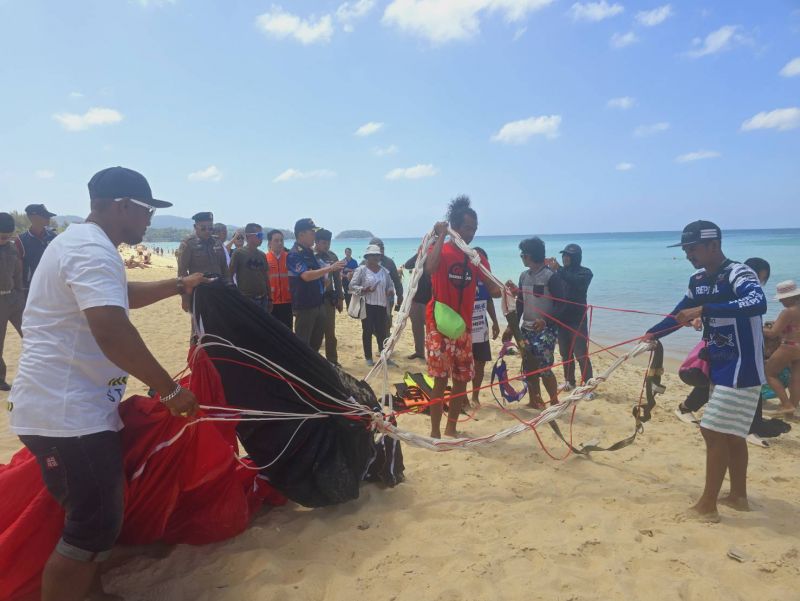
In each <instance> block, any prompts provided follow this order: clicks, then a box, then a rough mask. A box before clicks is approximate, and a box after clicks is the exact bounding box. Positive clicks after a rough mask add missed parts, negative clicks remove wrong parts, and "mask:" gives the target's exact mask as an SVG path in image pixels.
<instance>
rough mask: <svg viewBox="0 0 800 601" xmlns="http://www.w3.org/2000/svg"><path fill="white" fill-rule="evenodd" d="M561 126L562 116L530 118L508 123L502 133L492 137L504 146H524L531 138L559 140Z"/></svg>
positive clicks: (499, 132)
mask: <svg viewBox="0 0 800 601" xmlns="http://www.w3.org/2000/svg"><path fill="white" fill-rule="evenodd" d="M560 126H561V115H542V116H540V117H528V118H527V119H522V120H520V121H512V122H510V123H506V124H505V125H504V126H503V127H501V128H500V131H498V132H497V133H496V134H495V135H493V136H492V141H494V142H502V143H504V144H524V143H525V142H527V141H528V139H529V138H530V137H531V136H546V137H548V138H550V139H552V138H557V137H558V135H559V131H558V128H559V127H560Z"/></svg>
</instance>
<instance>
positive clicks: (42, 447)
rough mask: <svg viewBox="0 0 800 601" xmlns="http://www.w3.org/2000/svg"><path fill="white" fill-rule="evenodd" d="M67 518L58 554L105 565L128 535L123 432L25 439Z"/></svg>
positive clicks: (22, 439) (24, 442)
mask: <svg viewBox="0 0 800 601" xmlns="http://www.w3.org/2000/svg"><path fill="white" fill-rule="evenodd" d="M19 438H20V440H21V441H22V443H23V444H24V445H25V446H26V447H28V449H29V450H30V452H31V453H33V454H34V456H35V457H36V459H37V461H38V462H39V467H40V468H41V470H42V478H43V479H44V484H45V486H46V487H47V490H48V491H49V492H50V494H51V495H53V497H55V499H56V501H58V504H59V505H61V506H62V507H63V508H64V511H65V513H66V516H65V519H64V531H63V533H62V535H61V540H60V541H59V542H58V545H57V546H56V550H57V551H58V552H59V553H60V554H61V555H64V556H65V557H69V558H70V559H76V560H78V561H103V560H104V559H106V558H107V557H108V555H109V553H110V551H111V548H112V547H113V546H114V543H115V542H116V540H117V537H118V536H119V533H120V530H122V518H123V512H124V505H125V481H124V473H123V466H122V442H121V440H120V436H119V433H118V432H109V431H106V432H97V433H96V434H88V435H86V436H75V437H70V438H55V437H50V436H20V437H19Z"/></svg>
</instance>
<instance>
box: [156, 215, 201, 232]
mask: <svg viewBox="0 0 800 601" xmlns="http://www.w3.org/2000/svg"><path fill="white" fill-rule="evenodd" d="M150 227H152V228H153V229H157V230H163V229H167V228H172V229H176V230H190V229H192V228H194V221H192V220H191V219H189V218H188V217H178V216H177V215H159V214H158V213H156V214H155V215H153V220H152V221H151V222H150Z"/></svg>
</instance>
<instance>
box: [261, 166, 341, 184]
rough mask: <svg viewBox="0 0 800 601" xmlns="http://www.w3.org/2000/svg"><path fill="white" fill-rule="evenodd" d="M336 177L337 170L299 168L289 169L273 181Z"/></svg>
mask: <svg viewBox="0 0 800 601" xmlns="http://www.w3.org/2000/svg"><path fill="white" fill-rule="evenodd" d="M330 177H336V172H335V171H331V170H330V169H314V170H313V171H300V170H299V169H287V170H286V171H284V172H283V173H281V174H280V175H279V176H278V177H276V178H275V179H274V180H272V181H273V182H290V181H292V180H296V179H325V178H330Z"/></svg>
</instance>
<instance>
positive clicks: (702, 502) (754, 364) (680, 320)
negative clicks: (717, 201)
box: [645, 221, 767, 522]
mask: <svg viewBox="0 0 800 601" xmlns="http://www.w3.org/2000/svg"><path fill="white" fill-rule="evenodd" d="M672 246H680V247H682V248H683V250H684V252H685V253H686V258H687V259H688V260H689V261H690V262H691V264H692V266H694V268H695V269H697V270H698V271H696V272H695V273H694V274H693V275H692V277H691V278H690V279H689V289H688V291H687V292H686V296H684V297H683V300H681V302H680V303H678V305H677V306H676V307H675V309H673V311H672V314H671V315H672V316H674V317H672V316H671V317H667V318H666V319H664V320H663V321H661V322H660V323H658V324H656V325H655V326H653V327H652V328H650V330H648V332H647V334H646V335H645V339H654V338H660V337H662V336H666V335H667V334H669V333H671V332H674V331H675V329H676V327H678V326H679V325H689V324H691V323H692V321H693V320H695V319H697V318H700V319H701V320H702V323H703V339H704V340H705V342H706V346H705V348H704V349H703V351H704V352H703V353H702V355H703V356H701V358H703V359H705V360H707V361H708V362H709V371H710V380H711V384H712V387H713V388H712V391H711V396H710V398H709V401H708V405H707V407H706V410H705V412H704V413H703V418H702V420H701V421H700V431H701V432H702V433H703V438H704V439H705V442H706V481H705V489H704V490H703V494H702V496H701V497H700V499H699V500H698V501H697V503H695V504H694V505H693V506H692V507H690V508H689V511H688V516H689V517H692V518H696V519H700V520H702V521H707V522H718V521H719V513H718V512H717V496H718V495H719V492H720V489H721V488H722V482H723V480H724V479H725V472H726V471H728V472H729V473H730V485H731V489H730V493H729V494H728V496H726V497H724V498H722V499H720V500H719V502H720V503H723V504H724V505H728V506H730V507H732V508H734V509H736V510H739V511H749V509H750V507H749V505H748V502H747V461H748V454H747V442H746V437H747V433H748V431H749V430H750V424H751V422H752V421H753V415H754V414H755V411H756V406H757V405H758V398H759V395H760V392H761V385H762V384H763V383H764V382H765V377H764V340H763V335H762V326H761V316H762V315H763V314H764V313H766V311H767V302H766V299H765V297H764V292H763V290H762V289H761V285H760V283H759V281H758V276H757V275H756V273H755V272H754V271H753V270H752V269H751V268H750V267H748V266H747V265H745V264H743V263H737V262H735V261H731V260H730V259H727V258H725V255H724V254H723V253H722V232H721V231H720V229H719V227H717V226H716V225H715V224H714V223H711V222H710V221H695V222H693V223H690V224H689V225H687V226H686V227H685V228H684V229H683V234H682V235H681V241H680V242H679V243H678V244H674V245H672Z"/></svg>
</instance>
